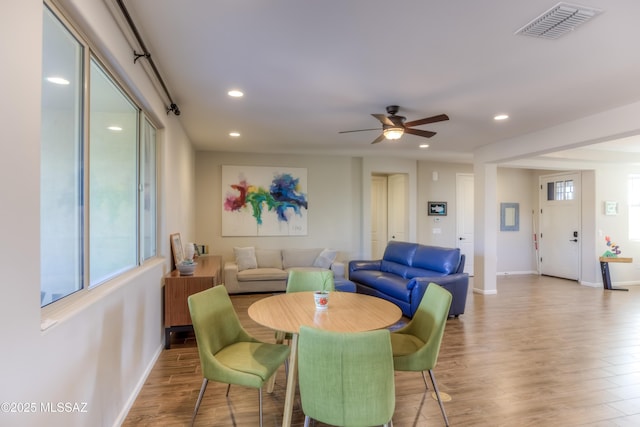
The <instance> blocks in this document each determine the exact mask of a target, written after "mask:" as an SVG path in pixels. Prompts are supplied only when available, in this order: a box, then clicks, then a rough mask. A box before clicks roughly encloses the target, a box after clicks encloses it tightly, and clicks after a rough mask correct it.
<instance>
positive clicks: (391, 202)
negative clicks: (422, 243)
mask: <svg viewBox="0 0 640 427" xmlns="http://www.w3.org/2000/svg"><path fill="white" fill-rule="evenodd" d="M387 188H388V192H389V197H388V206H387V212H388V215H389V220H388V222H387V224H388V231H387V236H388V240H400V241H406V239H407V228H408V217H407V191H408V189H407V175H405V174H395V175H389V176H388V177H387Z"/></svg>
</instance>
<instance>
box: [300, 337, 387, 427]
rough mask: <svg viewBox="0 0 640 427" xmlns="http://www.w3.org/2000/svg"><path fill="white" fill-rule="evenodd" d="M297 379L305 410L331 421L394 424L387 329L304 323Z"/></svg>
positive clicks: (356, 426) (354, 426) (349, 425)
mask: <svg viewBox="0 0 640 427" xmlns="http://www.w3.org/2000/svg"><path fill="white" fill-rule="evenodd" d="M298 383H299V387H300V401H301V403H302V411H303V412H304V414H305V419H304V426H305V427H308V426H309V422H310V420H311V419H314V420H316V421H320V422H322V423H326V424H330V425H333V426H346V427H367V426H376V425H384V426H386V427H389V426H393V422H392V419H391V418H392V417H393V411H394V410H395V384H394V378H393V355H392V352H391V341H390V338H389V331H388V330H387V329H381V330H376V331H368V332H351V333H344V332H332V331H326V330H321V329H315V328H312V327H309V326H302V327H300V337H299V338H298Z"/></svg>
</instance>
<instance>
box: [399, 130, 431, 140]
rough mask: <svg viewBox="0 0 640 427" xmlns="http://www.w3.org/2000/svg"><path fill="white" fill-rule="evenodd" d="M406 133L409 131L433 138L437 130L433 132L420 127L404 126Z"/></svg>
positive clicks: (409, 132)
mask: <svg viewBox="0 0 640 427" xmlns="http://www.w3.org/2000/svg"><path fill="white" fill-rule="evenodd" d="M404 133H408V134H411V135H418V136H424V137H425V138H431V137H432V136H433V135H435V134H436V133H435V132H431V131H429V130H420V129H411V128H404Z"/></svg>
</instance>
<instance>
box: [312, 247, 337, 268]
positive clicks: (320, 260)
mask: <svg viewBox="0 0 640 427" xmlns="http://www.w3.org/2000/svg"><path fill="white" fill-rule="evenodd" d="M337 255H338V251H335V250H333V249H323V250H322V252H320V254H319V255H318V256H317V257H316V259H315V260H314V261H313V266H314V267H320V268H330V267H331V264H333V261H335V260H336V256H337Z"/></svg>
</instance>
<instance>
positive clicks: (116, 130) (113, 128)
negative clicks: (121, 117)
mask: <svg viewBox="0 0 640 427" xmlns="http://www.w3.org/2000/svg"><path fill="white" fill-rule="evenodd" d="M107 129H109V130H112V131H114V132H120V131H121V130H122V128H121V127H120V126H109V127H108V128H107Z"/></svg>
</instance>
